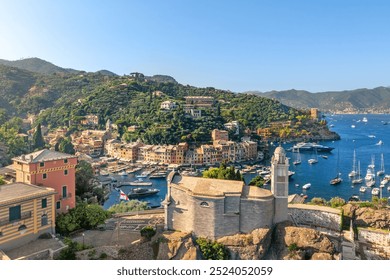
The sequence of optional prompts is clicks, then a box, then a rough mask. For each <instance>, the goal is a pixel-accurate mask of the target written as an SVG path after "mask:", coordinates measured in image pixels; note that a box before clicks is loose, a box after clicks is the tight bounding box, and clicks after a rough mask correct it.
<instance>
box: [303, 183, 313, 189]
mask: <svg viewBox="0 0 390 280" xmlns="http://www.w3.org/2000/svg"><path fill="white" fill-rule="evenodd" d="M310 187H311V184H310V183H307V184H305V185H303V186H302V189H304V190H307V189H310Z"/></svg>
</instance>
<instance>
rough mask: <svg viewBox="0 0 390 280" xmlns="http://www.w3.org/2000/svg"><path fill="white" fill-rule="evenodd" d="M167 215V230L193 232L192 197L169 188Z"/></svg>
mask: <svg viewBox="0 0 390 280" xmlns="http://www.w3.org/2000/svg"><path fill="white" fill-rule="evenodd" d="M167 215H168V216H167V224H168V229H174V230H180V231H185V232H191V231H193V227H194V225H193V223H194V220H195V219H194V211H193V201H192V197H191V196H190V195H187V193H186V192H185V191H184V190H181V189H177V188H171V202H170V204H169V206H168V213H167Z"/></svg>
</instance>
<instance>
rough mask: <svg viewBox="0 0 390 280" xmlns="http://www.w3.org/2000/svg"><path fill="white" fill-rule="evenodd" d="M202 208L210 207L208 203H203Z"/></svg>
mask: <svg viewBox="0 0 390 280" xmlns="http://www.w3.org/2000/svg"><path fill="white" fill-rule="evenodd" d="M200 207H210V205H209V204H208V203H207V202H206V201H202V202H201V203H200Z"/></svg>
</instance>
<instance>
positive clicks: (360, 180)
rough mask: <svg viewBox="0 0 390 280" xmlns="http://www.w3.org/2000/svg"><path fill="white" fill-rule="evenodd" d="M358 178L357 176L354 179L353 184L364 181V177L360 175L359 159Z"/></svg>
mask: <svg viewBox="0 0 390 280" xmlns="http://www.w3.org/2000/svg"><path fill="white" fill-rule="evenodd" d="M357 174H358V178H355V179H353V180H352V184H360V183H362V182H363V178H362V177H361V176H360V161H358V171H357Z"/></svg>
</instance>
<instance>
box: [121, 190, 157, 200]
mask: <svg viewBox="0 0 390 280" xmlns="http://www.w3.org/2000/svg"><path fill="white" fill-rule="evenodd" d="M159 191H160V190H159V189H153V188H134V189H132V190H131V191H130V192H129V193H128V194H127V196H128V197H129V198H136V197H144V196H150V195H154V194H156V193H158V192H159Z"/></svg>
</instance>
